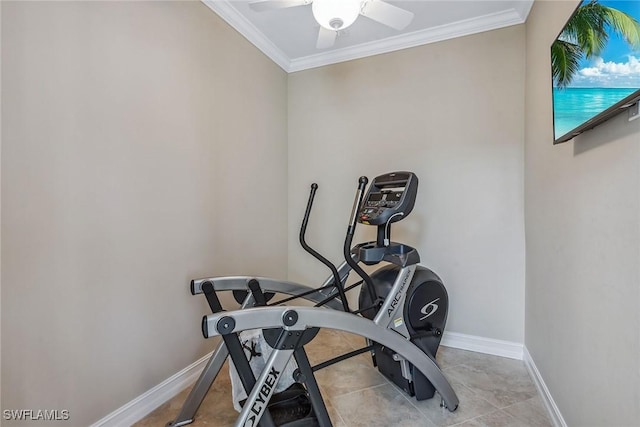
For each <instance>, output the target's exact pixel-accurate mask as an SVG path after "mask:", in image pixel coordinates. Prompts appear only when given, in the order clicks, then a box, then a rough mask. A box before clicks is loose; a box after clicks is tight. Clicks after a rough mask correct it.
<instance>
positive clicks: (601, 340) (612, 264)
mask: <svg viewBox="0 0 640 427" xmlns="http://www.w3.org/2000/svg"><path fill="white" fill-rule="evenodd" d="M577 4H578V2H576V1H571V2H547V1H536V3H535V4H534V7H533V10H532V12H531V15H530V16H529V19H528V21H527V24H526V27H527V48H526V52H527V80H526V120H525V122H526V131H525V159H526V162H525V182H526V189H525V200H526V210H525V216H526V238H527V293H526V333H525V335H526V346H527V349H528V350H529V352H530V353H531V356H532V358H533V360H534V361H535V363H536V365H537V367H538V369H539V370H540V372H541V374H542V376H543V378H544V380H545V382H546V384H547V386H548V387H549V390H550V391H551V394H552V396H553V398H554V400H555V401H556V403H557V405H558V406H559V408H560V411H561V412H562V415H563V417H564V419H565V421H566V423H567V424H568V425H569V426H603V425H609V426H614V425H615V426H631V425H637V423H638V420H639V419H640V409H639V408H640V407H639V406H638V402H640V357H639V355H640V344H639V341H640V333H639V332H638V331H639V330H640V318H639V315H638V313H639V312H638V307H639V306H640V289H639V287H638V283H640V271H639V268H640V267H639V266H640V263H639V262H638V261H639V260H640V223H639V218H640V216H639V214H640V205H639V198H640V148H639V146H638V143H639V142H640V120H636V121H634V122H628V121H627V114H626V113H624V114H620V115H618V116H617V117H615V118H613V119H611V120H610V121H608V122H606V123H604V124H602V125H600V126H598V127H597V128H595V129H594V130H591V131H589V132H587V133H584V134H583V135H581V136H579V137H577V138H576V139H575V140H574V141H572V142H568V143H566V144H563V145H560V146H552V138H553V137H552V112H551V105H552V101H551V89H550V81H551V76H550V64H549V47H550V46H551V43H552V41H553V39H554V38H555V36H557V34H558V33H559V31H560V29H561V28H562V26H563V25H564V23H565V22H566V20H567V19H568V18H569V16H570V15H571V13H572V12H573V10H574V8H575V7H576V6H577Z"/></svg>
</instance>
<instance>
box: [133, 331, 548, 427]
mask: <svg viewBox="0 0 640 427" xmlns="http://www.w3.org/2000/svg"><path fill="white" fill-rule="evenodd" d="M363 345H364V339H363V338H361V337H358V336H354V335H350V334H346V333H343V332H338V331H327V330H322V331H321V332H320V334H318V337H316V339H314V340H313V341H312V342H311V343H310V344H309V345H307V347H305V348H307V349H308V351H307V352H308V354H309V359H310V360H311V363H312V364H314V363H318V362H321V361H323V360H326V359H328V358H330V357H333V356H336V355H338V354H341V353H344V352H347V351H350V350H353V349H355V348H359V347H361V346H363ZM437 360H438V363H439V365H440V367H441V368H442V370H443V372H444V373H445V375H446V376H447V378H448V379H449V381H450V382H451V385H452V386H453V388H454V390H455V391H456V393H457V395H458V398H459V399H460V406H459V408H458V410H457V411H455V412H453V413H451V412H449V411H447V410H446V409H442V408H440V399H439V398H438V395H437V394H436V396H435V397H434V398H433V399H430V400H425V401H421V402H418V401H416V400H415V399H414V398H410V397H408V396H406V395H405V394H404V393H403V392H401V391H400V390H399V389H397V388H396V386H395V385H393V384H391V383H390V382H389V381H387V379H386V378H385V377H384V376H382V375H381V374H380V373H379V372H378V371H377V370H376V369H375V368H373V367H372V365H371V360H370V356H369V355H368V354H363V355H360V356H357V357H355V358H352V359H349V360H347V361H344V362H341V363H339V364H337V365H333V366H331V367H329V368H326V369H323V370H321V371H318V372H317V373H316V378H317V381H318V384H319V385H320V389H321V391H322V395H323V397H324V399H325V403H326V404H327V408H328V410H329V415H330V416H331V420H332V422H333V425H334V426H335V427H356V426H367V427H374V426H380V427H387V426H398V427H401V426H407V427H408V426H420V427H435V426H456V427H551V422H550V421H549V418H548V415H547V413H546V410H545V409H544V406H543V403H542V401H541V399H540V398H539V396H538V393H537V391H536V388H535V386H534V384H533V381H532V380H531V378H530V377H529V374H528V372H527V369H526V367H525V366H524V363H523V362H522V361H519V360H512V359H505V358H502V357H496V356H489V355H485V354H480V353H473V352H469V351H464V350H457V349H453V348H448V347H440V349H439V350H438V355H437ZM188 392H189V389H187V390H185V391H183V392H182V393H180V394H179V395H177V396H176V397H174V398H173V399H172V400H170V401H169V402H167V403H165V404H164V405H162V406H160V407H159V408H158V409H156V410H155V411H154V412H152V413H151V414H149V415H148V416H147V417H146V418H144V419H143V420H141V421H140V422H138V423H137V424H135V427H152V426H158V427H161V426H164V425H165V424H166V423H167V422H169V421H171V420H173V419H174V417H175V416H176V415H177V414H178V412H179V411H180V408H181V406H182V403H183V402H184V400H185V398H186V396H187V394H188ZM236 417H237V412H236V411H235V410H234V409H233V405H232V403H231V383H230V380H229V375H228V368H227V366H226V365H225V367H223V369H222V371H221V374H220V375H219V376H218V378H217V379H216V381H215V382H214V384H213V386H212V387H211V390H210V391H209V394H208V395H207V397H206V398H205V400H204V402H203V403H202V406H201V407H200V410H199V411H198V414H197V415H196V419H195V421H194V422H193V423H192V424H191V426H193V427H201V426H215V427H225V426H232V425H233V423H234V421H235V419H236Z"/></svg>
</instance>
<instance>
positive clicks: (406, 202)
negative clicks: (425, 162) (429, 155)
mask: <svg viewBox="0 0 640 427" xmlns="http://www.w3.org/2000/svg"><path fill="white" fill-rule="evenodd" d="M417 192H418V177H417V176H416V175H415V174H414V173H412V172H393V173H388V174H385V175H380V176H378V177H376V178H374V179H373V182H372V183H371V185H370V186H369V191H368V192H367V194H366V196H365V198H364V201H363V203H362V207H361V208H360V212H359V213H358V222H359V223H361V224H366V225H385V224H389V223H392V222H396V221H400V220H401V219H404V218H406V217H407V215H409V213H410V212H411V211H412V210H413V206H414V204H415V202H416V194H417Z"/></svg>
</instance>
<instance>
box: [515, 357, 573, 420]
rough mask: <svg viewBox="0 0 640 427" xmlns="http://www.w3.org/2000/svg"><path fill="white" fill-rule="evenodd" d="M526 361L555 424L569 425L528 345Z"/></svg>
mask: <svg viewBox="0 0 640 427" xmlns="http://www.w3.org/2000/svg"><path fill="white" fill-rule="evenodd" d="M524 363H525V365H526V366H527V370H528V371H529V375H531V378H533V382H534V383H535V384H536V388H537V389H538V393H540V396H541V397H542V401H543V402H544V406H545V407H546V408H547V412H548V413H549V417H550V418H551V423H552V424H553V426H554V427H567V423H566V422H565V421H564V418H562V414H561V413H560V409H558V406H557V405H556V402H555V401H554V400H553V397H551V393H550V392H549V389H548V388H547V385H546V384H545V383H544V380H543V379H542V375H540V371H538V368H537V367H536V364H535V363H534V361H533V359H532V358H531V355H530V354H529V351H528V350H527V348H526V347H524Z"/></svg>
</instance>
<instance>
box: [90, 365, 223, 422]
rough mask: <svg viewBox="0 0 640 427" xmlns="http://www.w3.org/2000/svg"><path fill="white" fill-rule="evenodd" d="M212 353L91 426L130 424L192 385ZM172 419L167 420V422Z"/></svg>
mask: <svg viewBox="0 0 640 427" xmlns="http://www.w3.org/2000/svg"><path fill="white" fill-rule="evenodd" d="M211 354H212V353H209V354H205V355H204V356H202V357H201V358H200V359H198V360H197V361H195V362H193V363H192V364H191V365H189V366H187V367H186V368H184V369H183V370H181V371H180V372H178V373H177V374H175V375H172V376H171V377H170V378H167V379H166V380H164V381H163V382H161V383H160V384H158V385H157V386H155V387H153V388H152V389H150V390H148V391H146V392H145V393H143V394H141V395H140V396H138V397H136V398H135V399H133V400H132V401H131V402H129V403H127V404H126V405H124V406H122V407H120V408H118V409H116V410H115V411H113V412H112V413H110V414H109V415H107V416H106V417H104V418H102V419H101V420H99V421H97V422H95V423H94V424H92V425H91V426H90V427H112V426H113V427H118V426H130V425H132V424H134V423H136V422H138V421H140V420H141V419H143V418H144V417H146V416H147V415H149V414H150V413H151V412H152V411H153V410H154V409H156V408H157V407H158V406H160V405H162V404H163V403H165V402H167V401H168V400H169V399H171V398H172V397H174V396H175V395H177V394H178V393H180V392H181V391H182V390H184V389H185V388H187V387H188V386H190V385H191V384H192V383H193V382H194V381H195V380H196V379H197V378H198V376H199V375H200V372H202V370H203V369H204V367H205V365H206V364H207V361H208V360H209V358H210V357H211ZM168 421H170V420H167V422H168Z"/></svg>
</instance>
